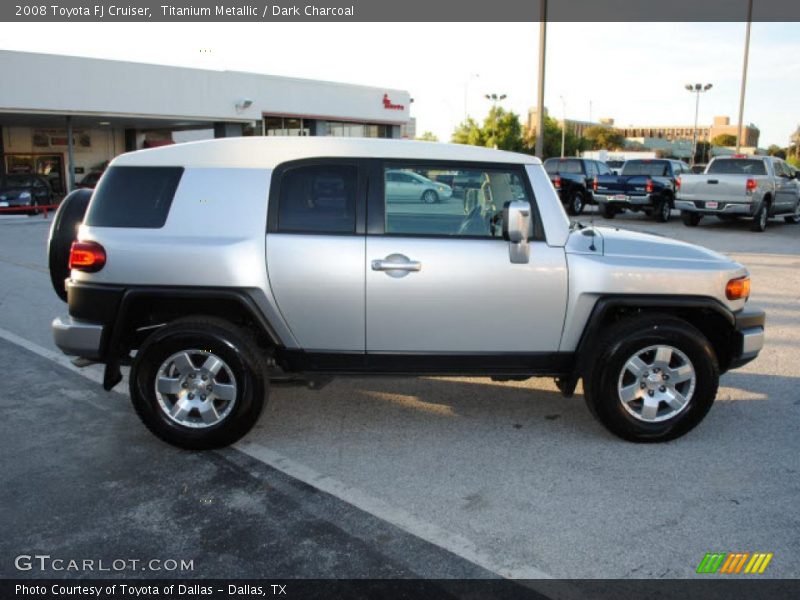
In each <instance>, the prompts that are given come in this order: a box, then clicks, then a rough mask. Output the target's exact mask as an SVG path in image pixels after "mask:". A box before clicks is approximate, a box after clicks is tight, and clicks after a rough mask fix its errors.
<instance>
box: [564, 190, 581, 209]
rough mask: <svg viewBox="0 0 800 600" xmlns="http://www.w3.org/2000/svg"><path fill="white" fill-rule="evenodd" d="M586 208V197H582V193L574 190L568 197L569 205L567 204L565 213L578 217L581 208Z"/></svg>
mask: <svg viewBox="0 0 800 600" xmlns="http://www.w3.org/2000/svg"><path fill="white" fill-rule="evenodd" d="M584 206H586V197H585V196H584V195H583V192H581V191H580V190H575V191H574V192H572V194H571V195H570V197H569V203H568V204H567V211H568V212H569V214H571V215H579V214H581V213H582V212H583V208H584Z"/></svg>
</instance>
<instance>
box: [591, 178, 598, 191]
mask: <svg viewBox="0 0 800 600" xmlns="http://www.w3.org/2000/svg"><path fill="white" fill-rule="evenodd" d="M592 191H593V192H596V191H597V177H595V178H594V179H592Z"/></svg>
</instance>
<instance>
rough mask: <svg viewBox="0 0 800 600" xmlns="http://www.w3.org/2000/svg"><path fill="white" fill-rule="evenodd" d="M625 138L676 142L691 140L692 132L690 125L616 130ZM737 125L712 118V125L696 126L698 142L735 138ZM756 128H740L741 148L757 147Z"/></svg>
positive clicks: (748, 126)
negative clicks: (722, 136)
mask: <svg viewBox="0 0 800 600" xmlns="http://www.w3.org/2000/svg"><path fill="white" fill-rule="evenodd" d="M618 129H619V130H620V131H621V132H622V135H624V136H625V137H626V138H657V139H664V140H667V141H669V142H672V141H676V140H691V139H692V135H693V132H694V130H695V129H694V127H693V126H692V125H629V126H628V127H620V128H618ZM738 129H739V128H738V125H731V119H730V117H714V122H713V124H712V125H710V126H709V125H698V127H697V139H698V141H707V142H710V141H711V140H713V139H714V138H715V137H717V136H718V135H723V134H730V135H732V136H734V137H736V134H737V132H738ZM760 133H761V132H760V131H759V130H758V127H756V126H755V125H753V124H752V123H751V124H750V125H747V126H745V127H742V137H741V139H740V140H739V143H740V144H741V145H742V146H752V147H755V146H758V137H759V135H760Z"/></svg>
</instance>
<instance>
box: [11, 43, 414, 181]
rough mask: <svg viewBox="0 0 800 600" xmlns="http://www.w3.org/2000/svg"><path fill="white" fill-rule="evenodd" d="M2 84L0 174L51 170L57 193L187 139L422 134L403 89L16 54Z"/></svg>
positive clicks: (23, 53) (47, 174) (391, 136)
mask: <svg viewBox="0 0 800 600" xmlns="http://www.w3.org/2000/svg"><path fill="white" fill-rule="evenodd" d="M0 81H5V82H6V85H3V86H1V87H0V175H2V174H3V173H38V174H41V175H44V176H46V177H47V178H48V180H49V181H50V184H51V187H52V188H53V191H54V192H55V193H56V195H62V194H64V193H65V192H66V191H67V190H68V189H71V187H73V184H71V183H70V178H71V177H74V179H75V180H76V181H80V180H81V178H82V177H83V176H85V175H86V174H88V173H91V172H93V171H97V170H99V169H102V168H103V167H104V165H105V163H107V161H109V160H111V159H112V158H114V157H115V156H117V155H118V154H120V153H122V152H129V151H131V150H138V149H141V148H150V147H154V146H161V145H164V144H171V143H176V142H181V141H190V140H196V139H205V138H212V137H232V136H243V135H308V136H311V135H314V136H350V137H384V138H404V137H413V135H414V133H413V119H411V117H410V114H409V108H410V104H411V102H412V100H411V98H410V96H409V93H408V92H407V91H405V90H399V89H390V88H377V87H367V86H361V85H350V84H343V83H333V82H328V81H315V80H310V79H298V78H293V77H277V76H271V75H261V74H256V73H242V72H235V71H214V70H204V69H191V68H184V67H170V66H163V65H152V64H142V63H131V62H122V61H112V60H100V59H94V58H81V57H73V56H57V55H50V54H34V53H27V52H12V51H0ZM12 82H13V83H12Z"/></svg>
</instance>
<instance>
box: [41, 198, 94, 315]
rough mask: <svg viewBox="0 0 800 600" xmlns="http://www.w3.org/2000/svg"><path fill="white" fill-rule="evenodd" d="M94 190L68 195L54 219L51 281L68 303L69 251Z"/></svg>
mask: <svg viewBox="0 0 800 600" xmlns="http://www.w3.org/2000/svg"><path fill="white" fill-rule="evenodd" d="M91 197H92V190H87V189H79V190H74V191H72V192H70V193H69V194H67V195H66V196H65V197H64V199H63V200H62V201H61V204H60V205H59V207H58V210H57V211H56V214H55V216H54V217H53V224H52V225H51V227H50V237H49V239H48V240H47V257H48V263H49V266H50V281H51V282H52V284H53V289H54V290H55V292H56V294H58V297H59V298H61V299H62V300H63V301H64V302H66V301H67V290H66V287H65V285H64V281H65V280H66V279H67V278H68V277H69V249H70V247H71V246H72V242H74V241H75V240H76V239H77V237H78V226H79V225H80V224H81V222H82V221H83V217H84V215H85V214H86V208H87V207H88V206H89V200H90V199H91Z"/></svg>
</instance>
